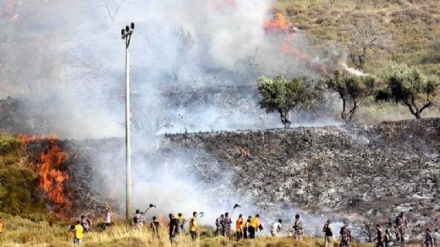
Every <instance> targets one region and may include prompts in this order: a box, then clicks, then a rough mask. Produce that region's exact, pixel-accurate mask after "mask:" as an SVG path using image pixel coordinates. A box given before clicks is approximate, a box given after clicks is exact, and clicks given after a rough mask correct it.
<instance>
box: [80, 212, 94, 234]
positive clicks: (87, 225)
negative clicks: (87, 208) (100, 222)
mask: <svg viewBox="0 0 440 247" xmlns="http://www.w3.org/2000/svg"><path fill="white" fill-rule="evenodd" d="M81 226H82V227H83V228H84V232H89V231H90V228H91V227H92V222H91V221H90V220H89V218H86V216H85V215H81Z"/></svg>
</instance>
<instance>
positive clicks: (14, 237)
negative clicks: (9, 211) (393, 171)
mask: <svg viewBox="0 0 440 247" xmlns="http://www.w3.org/2000/svg"><path fill="white" fill-rule="evenodd" d="M3 218H4V222H5V226H6V231H5V232H4V233H3V235H2V236H1V238H0V245H1V246H2V247H31V246H32V247H65V246H73V244H72V243H71V242H72V238H73V235H72V233H71V232H70V231H69V229H70V225H69V224H66V223H62V222H59V223H56V224H54V225H53V226H49V224H48V222H46V221H40V222H35V221H31V220H28V219H23V218H21V217H18V216H15V217H13V216H10V215H3ZM160 237H161V239H162V240H157V239H155V238H154V237H153V236H152V234H151V232H149V231H148V230H147V228H144V229H138V228H132V227H130V226H128V225H127V224H125V223H123V222H121V223H118V224H116V225H115V226H112V227H110V228H109V229H107V230H105V231H102V232H99V231H92V232H90V233H87V234H86V235H85V238H84V242H83V245H82V246H85V247H98V246H99V247H120V246H131V247H137V246H139V247H141V246H142V247H143V246H149V247H159V246H160V247H168V246H171V244H170V243H169V241H168V236H167V232H166V229H162V231H161V236H160ZM178 241H179V245H178V246H179V247H194V246H201V247H220V246H230V247H251V246H252V247H287V246H301V247H312V246H323V240H322V239H317V238H311V237H306V238H305V240H304V241H303V242H298V241H295V240H293V239H292V238H288V237H284V238H271V237H262V236H260V237H258V238H257V239H255V240H243V241H239V242H236V241H235V240H233V239H231V240H229V239H227V238H224V237H205V238H202V239H200V240H199V241H197V242H196V243H194V242H193V241H192V240H191V238H190V236H189V235H186V234H183V235H181V236H180V237H179V238H178ZM335 246H336V243H335ZM352 246H353V247H368V246H373V245H372V244H356V243H355V244H354V245H352Z"/></svg>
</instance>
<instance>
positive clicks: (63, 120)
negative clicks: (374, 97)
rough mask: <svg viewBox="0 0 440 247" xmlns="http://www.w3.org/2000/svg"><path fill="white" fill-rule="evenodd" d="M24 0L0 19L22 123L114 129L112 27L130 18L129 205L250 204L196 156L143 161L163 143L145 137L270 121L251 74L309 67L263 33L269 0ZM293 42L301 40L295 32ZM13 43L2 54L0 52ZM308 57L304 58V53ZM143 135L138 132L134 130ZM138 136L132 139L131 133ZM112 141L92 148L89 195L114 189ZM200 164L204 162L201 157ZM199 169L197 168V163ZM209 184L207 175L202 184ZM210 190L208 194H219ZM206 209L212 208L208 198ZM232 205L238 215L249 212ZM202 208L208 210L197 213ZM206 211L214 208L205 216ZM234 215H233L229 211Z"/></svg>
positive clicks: (120, 91) (84, 135) (46, 128)
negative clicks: (23, 108) (25, 117)
mask: <svg viewBox="0 0 440 247" xmlns="http://www.w3.org/2000/svg"><path fill="white" fill-rule="evenodd" d="M116 2H117V3H120V5H118V4H117V5H114V4H113V5H109V4H106V3H108V1H105V0H97V1H85V0H82V1H74V2H73V1H61V0H56V1H51V3H50V4H48V3H47V1H44V0H35V1H26V2H22V4H21V5H19V6H18V7H19V9H14V10H15V11H17V14H16V15H14V16H16V18H10V17H8V16H6V15H4V16H1V23H2V27H4V37H3V38H2V37H0V39H2V41H1V43H0V49H1V50H2V54H5V56H4V57H2V58H0V59H1V60H0V62H1V68H0V76H1V84H2V85H1V86H2V87H1V88H2V89H3V88H5V90H2V91H1V92H0V93H1V94H0V96H1V97H6V96H8V95H11V96H16V97H20V98H23V99H26V102H28V107H29V114H30V115H31V116H32V117H29V119H31V120H29V121H30V123H29V125H30V126H31V127H32V128H33V130H34V131H36V132H46V133H48V132H50V133H57V134H59V135H60V136H61V137H64V138H74V139H88V138H101V137H121V136H123V135H124V124H123V123H124V103H125V102H124V86H125V84H124V42H123V40H121V38H120V29H121V28H123V27H124V26H125V25H126V24H128V23H130V22H132V21H134V22H135V23H136V29H135V32H134V34H133V38H132V42H131V45H130V55H131V56H130V57H131V60H130V62H131V71H130V75H131V94H132V101H131V104H132V110H133V112H132V117H133V120H134V121H135V122H136V123H137V124H136V125H135V126H134V128H133V134H134V135H135V136H148V139H147V138H145V139H143V140H142V141H138V142H136V144H135V145H134V150H133V154H132V160H133V183H134V184H133V194H134V205H133V206H134V207H140V208H139V209H141V210H143V208H142V206H143V205H145V206H146V205H148V204H149V203H154V204H158V205H161V207H162V210H163V211H162V213H164V212H169V211H172V212H178V211H184V213H185V214H186V215H187V216H189V214H190V212H192V211H204V212H205V213H206V215H207V216H206V217H207V219H208V218H209V219H210V220H211V221H210V223H212V218H213V217H215V216H217V215H218V214H220V213H224V211H230V209H228V205H233V204H234V203H242V204H244V205H246V204H247V203H246V202H248V204H247V205H251V204H250V202H251V200H252V198H246V196H242V197H240V198H236V196H235V195H234V194H233V192H235V191H236V188H234V187H233V185H232V184H231V183H230V182H229V181H230V179H229V178H230V176H233V174H232V173H230V172H226V171H224V170H223V169H222V168H221V167H222V164H216V165H213V166H212V167H208V168H209V169H211V170H210V173H209V174H210V175H211V176H215V177H216V178H217V179H216V180H212V178H211V180H209V179H210V178H204V179H205V180H203V179H201V178H200V177H201V176H203V174H204V172H203V169H202V170H200V171H198V172H193V171H194V169H197V166H198V165H200V164H199V163H197V162H198V160H197V159H194V158H193V157H194V156H195V155H196V154H197V152H202V151H203V150H195V151H194V152H192V153H189V154H188V153H179V149H178V148H176V152H174V153H172V154H173V155H172V156H170V157H162V158H160V159H159V158H157V157H155V151H156V150H157V149H158V148H159V147H160V146H161V145H165V144H163V143H161V142H160V141H152V139H151V138H152V137H151V134H154V133H159V134H161V133H170V132H171V133H181V132H187V131H188V132H197V131H216V130H236V129H249V128H252V129H263V128H274V127H279V126H281V124H280V123H279V120H278V118H277V116H276V115H267V114H266V112H264V111H263V110H261V109H258V108H257V106H256V104H257V100H258V95H257V93H256V90H255V88H254V87H253V86H254V84H255V79H256V78H257V77H258V76H260V75H262V74H266V75H274V74H279V73H282V74H288V75H297V74H305V73H310V71H311V70H310V68H309V67H308V65H307V64H306V63H304V61H301V59H298V58H295V56H292V55H288V54H286V53H285V52H284V51H283V44H284V42H285V41H283V40H282V38H280V37H277V36H276V35H275V36H268V35H267V34H266V33H265V32H264V24H265V23H266V21H267V20H268V19H270V18H272V17H273V16H272V13H271V7H272V1H271V0H253V1H247V0H236V1H221V0H213V1H206V0H191V1H180V0H167V1H162V0H152V1H141V0H133V1H116ZM295 42H297V43H295V47H297V48H298V47H303V46H305V45H306V43H307V42H306V40H305V39H301V38H296V39H295ZM12 51H13V52H12ZM308 59H309V60H312V57H311V56H310V57H308ZM146 134H148V135H146ZM137 138H140V137H137ZM124 151H125V149H124V146H123V145H119V146H115V147H114V150H109V151H108V153H103V154H101V153H97V154H96V155H97V157H96V169H97V171H98V173H99V174H100V176H98V177H97V178H95V179H96V181H92V182H93V184H95V188H96V190H97V191H100V190H103V191H106V188H108V189H109V190H110V191H108V192H109V193H108V194H109V195H110V194H112V195H113V197H114V198H115V200H116V201H117V202H118V203H119V206H122V205H123V203H122V202H123V200H124V193H125V191H124V190H123V189H121V188H124V184H125V182H124V179H123V178H124V176H123V175H122V174H125V166H124V159H123V157H124ZM210 162H211V163H215V159H214V158H213V159H212V160H211V161H210ZM208 168H206V167H205V168H204V169H208ZM207 180H209V181H210V183H206V182H203V181H207ZM219 193H220V194H219ZM213 205H217V206H213ZM243 207H244V209H243V210H244V211H247V212H248V213H247V214H249V215H251V214H252V215H254V214H255V213H257V211H258V210H260V209H256V208H252V207H250V208H248V209H246V208H245V207H246V206H243ZM208 215H209V216H208ZM214 215H215V216H214ZM235 216H236V215H235Z"/></svg>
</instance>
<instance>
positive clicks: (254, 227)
mask: <svg viewBox="0 0 440 247" xmlns="http://www.w3.org/2000/svg"><path fill="white" fill-rule="evenodd" d="M259 226H260V215H259V214H256V215H255V217H254V218H252V219H251V222H250V223H249V227H248V231H249V238H250V239H254V238H255V233H256V232H257V231H258V227H259Z"/></svg>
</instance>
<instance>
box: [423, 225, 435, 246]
mask: <svg viewBox="0 0 440 247" xmlns="http://www.w3.org/2000/svg"><path fill="white" fill-rule="evenodd" d="M424 244H425V247H433V246H434V239H433V237H432V234H431V230H430V229H429V228H426V230H425V242H424Z"/></svg>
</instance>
